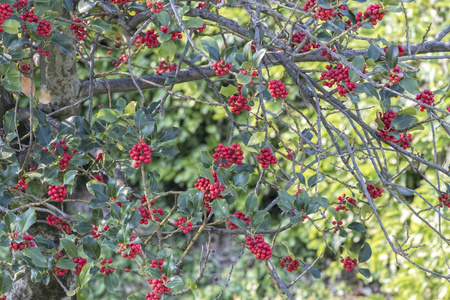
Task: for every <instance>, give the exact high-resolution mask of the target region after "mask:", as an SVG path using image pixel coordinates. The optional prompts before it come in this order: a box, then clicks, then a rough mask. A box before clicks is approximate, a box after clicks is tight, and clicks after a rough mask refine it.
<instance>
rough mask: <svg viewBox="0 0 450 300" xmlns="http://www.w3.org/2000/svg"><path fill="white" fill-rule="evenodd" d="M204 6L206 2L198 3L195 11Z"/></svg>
mask: <svg viewBox="0 0 450 300" xmlns="http://www.w3.org/2000/svg"><path fill="white" fill-rule="evenodd" d="M205 5H206V1H205V2H200V3H199V4H197V6H196V7H195V9H201V8H203V7H205Z"/></svg>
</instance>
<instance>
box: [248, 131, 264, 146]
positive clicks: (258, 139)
mask: <svg viewBox="0 0 450 300" xmlns="http://www.w3.org/2000/svg"><path fill="white" fill-rule="evenodd" d="M265 136H266V134H265V133H264V132H256V133H253V134H252V137H251V138H250V140H249V141H248V144H247V146H253V145H258V144H260V143H262V142H263V141H264V139H265Z"/></svg>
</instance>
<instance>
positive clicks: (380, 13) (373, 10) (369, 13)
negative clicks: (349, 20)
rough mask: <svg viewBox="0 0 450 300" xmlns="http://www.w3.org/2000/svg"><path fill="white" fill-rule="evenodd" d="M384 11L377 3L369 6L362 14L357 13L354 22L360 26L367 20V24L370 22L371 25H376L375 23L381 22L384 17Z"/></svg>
mask: <svg viewBox="0 0 450 300" xmlns="http://www.w3.org/2000/svg"><path fill="white" fill-rule="evenodd" d="M384 14H385V12H384V9H383V7H382V6H380V5H379V4H378V3H375V4H371V5H369V7H368V8H367V9H366V11H365V12H364V14H363V13H362V12H360V11H359V12H358V13H357V14H356V16H355V19H356V21H358V23H357V24H358V26H361V25H362V24H361V21H362V20H367V21H368V22H371V23H372V25H377V21H381V20H383V17H384Z"/></svg>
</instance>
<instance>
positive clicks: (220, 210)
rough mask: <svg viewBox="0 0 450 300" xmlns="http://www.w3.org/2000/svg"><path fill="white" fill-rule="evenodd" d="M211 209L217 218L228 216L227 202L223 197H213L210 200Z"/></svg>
mask: <svg viewBox="0 0 450 300" xmlns="http://www.w3.org/2000/svg"><path fill="white" fill-rule="evenodd" d="M211 206H212V210H213V212H214V214H215V215H216V217H217V218H219V219H225V218H228V217H229V216H230V212H229V211H228V203H227V200H225V199H214V201H213V202H212V205H211Z"/></svg>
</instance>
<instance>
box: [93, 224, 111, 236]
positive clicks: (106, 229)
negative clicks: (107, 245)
mask: <svg viewBox="0 0 450 300" xmlns="http://www.w3.org/2000/svg"><path fill="white" fill-rule="evenodd" d="M92 229H93V230H92V231H91V235H92V237H93V238H94V239H98V238H99V237H100V234H102V233H105V232H106V231H108V229H109V225H108V224H106V225H105V226H103V230H99V229H98V227H97V226H96V225H92Z"/></svg>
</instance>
